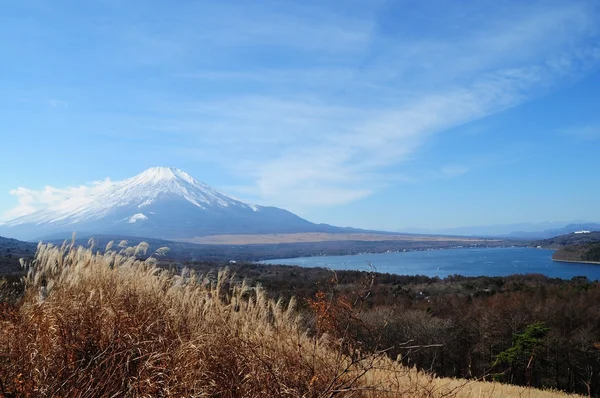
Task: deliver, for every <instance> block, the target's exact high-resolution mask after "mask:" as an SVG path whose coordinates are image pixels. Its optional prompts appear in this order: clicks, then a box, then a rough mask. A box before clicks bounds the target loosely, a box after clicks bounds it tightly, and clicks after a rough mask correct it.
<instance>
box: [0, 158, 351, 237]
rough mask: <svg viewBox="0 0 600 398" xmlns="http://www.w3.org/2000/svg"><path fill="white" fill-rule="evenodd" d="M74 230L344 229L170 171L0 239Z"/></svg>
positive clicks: (152, 233)
mask: <svg viewBox="0 0 600 398" xmlns="http://www.w3.org/2000/svg"><path fill="white" fill-rule="evenodd" d="M74 231H76V232H78V234H82V233H89V234H116V235H129V236H143V237H148V238H161V239H185V238H192V237H198V236H206V235H219V234H272V233H298V232H342V231H348V229H346V228H337V227H333V226H330V225H326V224H314V223H311V222H309V221H307V220H305V219H303V218H300V217H298V216H296V215H295V214H293V213H290V212H289V211H287V210H283V209H280V208H277V207H265V206H257V205H252V204H248V203H244V202H242V201H239V200H236V199H233V198H231V197H229V196H227V195H225V194H223V193H221V192H218V191H216V190H215V189H213V188H211V187H210V186H208V185H206V184H204V183H202V182H200V181H197V180H195V179H194V178H193V177H191V176H190V175H189V174H187V173H185V172H184V171H182V170H179V169H176V168H168V167H153V168H150V169H147V170H146V171H144V172H142V173H141V174H139V175H137V176H135V177H132V178H129V179H126V180H123V181H120V182H117V183H114V184H111V185H110V186H109V187H108V188H106V189H103V190H102V191H100V192H98V193H96V194H94V195H92V196H89V197H87V198H85V199H83V200H82V199H80V198H79V199H77V200H71V199H67V200H66V201H64V202H63V203H61V204H60V205H58V206H54V207H52V208H50V209H45V210H40V211H38V212H35V213H32V214H29V215H26V216H22V217H19V218H16V219H13V220H10V221H8V222H6V223H4V224H2V225H0V235H4V236H10V237H14V238H18V239H29V240H31V239H39V238H45V237H53V238H59V237H60V238H63V237H67V236H69V235H70V234H71V233H72V232H74Z"/></svg>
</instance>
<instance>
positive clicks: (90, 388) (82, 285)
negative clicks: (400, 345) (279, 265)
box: [0, 243, 566, 398]
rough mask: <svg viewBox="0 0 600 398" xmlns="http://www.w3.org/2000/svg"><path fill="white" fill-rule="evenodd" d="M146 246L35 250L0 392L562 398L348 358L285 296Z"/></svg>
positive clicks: (7, 329)
mask: <svg viewBox="0 0 600 398" xmlns="http://www.w3.org/2000/svg"><path fill="white" fill-rule="evenodd" d="M146 250H147V245H145V244H143V243H142V244H140V245H138V246H137V247H134V248H131V247H130V248H126V247H124V244H123V245H119V246H117V247H116V248H114V249H113V247H112V244H109V247H108V248H107V250H106V252H105V254H94V253H93V252H92V251H91V250H90V249H86V248H82V247H74V246H73V245H68V244H65V245H63V246H62V247H54V246H51V245H39V246H38V251H37V254H36V257H35V259H34V260H33V262H32V263H31V264H29V265H28V268H29V271H28V275H27V277H26V278H25V284H26V290H25V295H24V297H23V298H22V299H21V300H20V301H18V302H12V303H11V302H7V301H4V302H2V303H0V389H1V390H0V396H7V397H8V396H29V397H38V396H40V397H184V396H185V397H333V396H340V397H540V398H542V397H555V396H566V395H565V394H561V393H556V392H550V391H541V390H535V389H529V388H523V387H516V386H507V385H501V384H497V383H486V382H479V381H469V380H458V379H438V378H435V377H434V376H432V375H429V374H426V373H423V372H420V371H417V370H415V369H412V368H406V367H404V366H402V365H400V364H399V363H398V362H396V361H394V360H392V359H390V358H388V357H387V356H386V355H385V353H363V352H359V351H356V350H355V351H352V352H347V351H346V350H344V349H343V346H344V344H343V341H340V340H336V339H333V338H331V337H329V336H328V335H327V334H323V335H314V334H311V333H309V332H308V331H307V330H306V329H305V327H304V326H303V325H304V323H303V322H302V318H301V316H300V314H299V313H298V312H297V311H296V309H295V306H294V300H291V302H289V303H284V302H282V301H273V300H270V299H268V298H267V296H266V294H265V292H264V291H263V290H262V289H261V288H260V287H252V286H248V285H247V284H245V283H244V282H242V281H239V280H237V279H235V278H233V277H232V276H231V275H229V273H228V272H227V271H221V272H219V274H218V276H215V277H212V276H210V275H209V276H199V275H195V274H194V273H192V272H189V271H187V270H186V269H184V270H183V271H182V272H181V273H180V274H174V273H172V272H169V271H167V270H164V269H161V268H158V267H157V266H156V259H155V258H154V257H150V258H148V259H147V260H145V261H141V260H138V259H137V258H136V256H137V255H140V254H142V253H144V252H145V251H146ZM0 293H1V289H0ZM0 297H1V294H0ZM342 326H343V325H342Z"/></svg>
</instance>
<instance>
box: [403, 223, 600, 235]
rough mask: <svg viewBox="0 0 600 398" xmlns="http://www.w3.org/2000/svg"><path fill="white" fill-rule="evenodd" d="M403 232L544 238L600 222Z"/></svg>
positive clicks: (593, 228) (596, 226)
mask: <svg viewBox="0 0 600 398" xmlns="http://www.w3.org/2000/svg"><path fill="white" fill-rule="evenodd" d="M402 231H403V232H409V233H419V234H439V235H459V236H482V237H500V238H523V239H545V238H552V237H554V236H558V235H565V234H570V233H573V232H577V231H600V223H594V222H571V223H564V222H563V223H560V222H544V223H519V224H501V225H487V226H476V227H458V228H446V229H423V228H407V229H403V230H402Z"/></svg>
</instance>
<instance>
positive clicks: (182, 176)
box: [132, 167, 198, 184]
mask: <svg viewBox="0 0 600 398" xmlns="http://www.w3.org/2000/svg"><path fill="white" fill-rule="evenodd" d="M132 180H134V181H135V182H137V183H140V184H160V183H164V182H166V181H173V180H181V181H185V182H187V183H188V184H197V183H198V181H196V180H195V179H194V178H193V177H192V176H191V175H189V174H188V173H186V172H185V171H183V170H179V169H177V168H175V167H150V168H149V169H146V170H145V171H143V172H142V173H140V174H138V175H137V176H135V177H133V178H132Z"/></svg>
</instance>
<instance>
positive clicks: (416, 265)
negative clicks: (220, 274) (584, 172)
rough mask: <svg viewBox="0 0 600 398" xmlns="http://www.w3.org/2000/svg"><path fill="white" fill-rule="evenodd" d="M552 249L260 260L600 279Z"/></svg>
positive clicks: (594, 268)
mask: <svg viewBox="0 0 600 398" xmlns="http://www.w3.org/2000/svg"><path fill="white" fill-rule="evenodd" d="M553 253H554V250H547V249H538V248H527V247H511V248H461V249H441V250H424V251H411V252H386V253H365V254H356V255H346V256H314V257H299V258H287V259H273V260H265V261H261V263H263V264H285V265H298V266H301V267H324V268H329V269H332V270H336V271H338V270H359V271H377V272H381V273H390V274H398V275H425V276H429V277H435V276H438V277H440V278H444V277H446V276H449V275H463V276H507V275H512V274H542V275H545V276H548V277H551V278H561V279H571V278H573V277H576V276H585V277H587V278H588V279H590V280H592V281H593V280H600V265H595V264H585V263H566V262H558V261H552V254H553Z"/></svg>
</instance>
